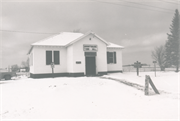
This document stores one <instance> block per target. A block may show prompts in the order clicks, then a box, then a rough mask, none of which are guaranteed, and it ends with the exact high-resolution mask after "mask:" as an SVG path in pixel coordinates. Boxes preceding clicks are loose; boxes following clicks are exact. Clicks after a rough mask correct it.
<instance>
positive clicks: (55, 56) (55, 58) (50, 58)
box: [46, 51, 60, 65]
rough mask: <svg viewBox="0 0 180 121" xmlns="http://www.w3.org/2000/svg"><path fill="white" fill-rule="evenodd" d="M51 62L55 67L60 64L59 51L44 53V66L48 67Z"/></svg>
mask: <svg viewBox="0 0 180 121" xmlns="http://www.w3.org/2000/svg"><path fill="white" fill-rule="evenodd" d="M52 52H53V53H52ZM52 62H54V64H55V65H59V64H60V61H59V51H46V65H50V64H51V63H52Z"/></svg>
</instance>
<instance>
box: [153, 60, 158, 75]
mask: <svg viewBox="0 0 180 121" xmlns="http://www.w3.org/2000/svg"><path fill="white" fill-rule="evenodd" d="M153 63H154V72H155V77H156V63H157V62H156V61H153Z"/></svg>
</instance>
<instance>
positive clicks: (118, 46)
mask: <svg viewBox="0 0 180 121" xmlns="http://www.w3.org/2000/svg"><path fill="white" fill-rule="evenodd" d="M107 48H124V47H123V46H120V45H117V44H114V43H111V42H109V45H108V46H107Z"/></svg>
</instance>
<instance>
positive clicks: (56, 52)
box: [54, 51, 59, 65]
mask: <svg viewBox="0 0 180 121" xmlns="http://www.w3.org/2000/svg"><path fill="white" fill-rule="evenodd" d="M54 64H57V65H59V51H54Z"/></svg>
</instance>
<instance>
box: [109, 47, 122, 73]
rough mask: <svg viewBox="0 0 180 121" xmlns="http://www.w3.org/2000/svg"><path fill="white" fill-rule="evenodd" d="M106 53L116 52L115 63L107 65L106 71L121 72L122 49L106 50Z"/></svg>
mask: <svg viewBox="0 0 180 121" xmlns="http://www.w3.org/2000/svg"><path fill="white" fill-rule="evenodd" d="M107 51H108V52H116V63H111V64H107V70H108V71H122V49H119V48H118V49H112V48H107Z"/></svg>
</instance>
